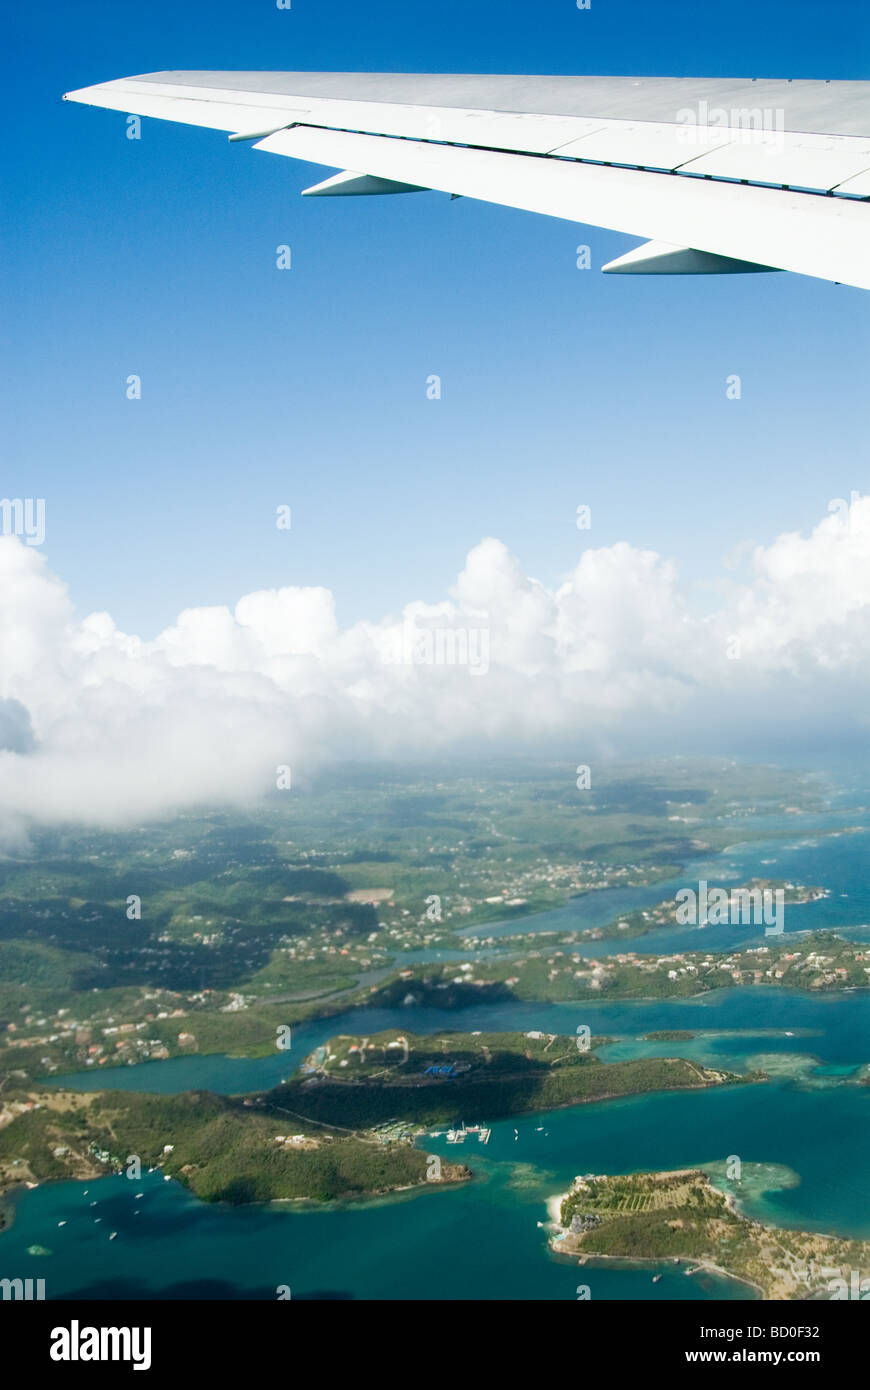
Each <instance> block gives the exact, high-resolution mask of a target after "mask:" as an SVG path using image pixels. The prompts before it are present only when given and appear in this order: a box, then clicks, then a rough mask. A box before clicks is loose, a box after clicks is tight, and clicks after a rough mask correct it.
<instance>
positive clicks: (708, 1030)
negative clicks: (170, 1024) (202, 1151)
mask: <svg viewBox="0 0 870 1390" xmlns="http://www.w3.org/2000/svg"><path fill="white" fill-rule="evenodd" d="M868 805H870V791H868V788H867V785H865V784H863V783H862V785H861V786H857V785H856V786H850V785H848V784H845V785H840V787H839V788H838V790H837V792H836V794H835V795H834V796H833V797H832V798H831V800H830V802H829V804H828V805H827V807H826V809H825V810H824V812H822V813H820V814H818V815H813V816H806V815H805V816H801V817H794V816H790V815H786V816H781V815H768V814H765V815H760V816H756V817H753V818H747V819H746V820H744V821H735V823H734V842H733V844H731V845H730V846H729V847H728V849H727V850H726V851H724V852H723V853H721V854H717V855H712V856H711V857H710V858H709V859H708V860H702V861H695V862H693V863H692V865H691V867H690V868H689V867H688V866H687V867H686V871H685V874H684V875H682V876H680V877H678V878H675V879H674V880H673V881H672V882H669V883H665V884H662V883H659V884H655V885H651V886H650V887H649V888H638V889H629V890H626V889H612V890H610V889H605V890H602V891H600V892H596V893H591V894H587V895H586V896H585V897H580V898H575V899H572V900H571V901H570V902H569V903H567V904H566V905H565V906H564V907H561V908H559V909H556V910H555V911H550V912H544V913H539V914H537V915H536V916H534V917H529V918H525V919H523V920H522V921H520V922H517V921H514V922H512V923H510V924H503V926H496V927H494V928H493V927H490V926H487V927H486V928H484V929H481V931H480V932H479V935H481V936H484V937H495V938H496V940H498V938H499V937H500V936H501V935H506V934H508V933H517V932H522V933H524V934H526V933H528V934H531V935H532V936H533V937H537V936H539V935H540V933H543V932H550V931H558V932H561V931H565V930H569V931H570V930H573V929H574V928H584V927H589V926H601V925H604V924H605V923H607V922H609V921H612V920H613V919H614V917H616V916H618V915H620V914H623V913H625V912H628V911H630V910H632V909H633V908H637V907H646V906H650V905H652V904H653V903H656V902H658V901H660V900H661V899H662V898H664V897H667V896H670V895H671V894H672V893H673V892H675V891H676V890H677V889H678V888H679V887H683V886H689V887H691V886H693V885H694V886H697V883H698V880H699V879H701V878H704V879H706V880H707V881H708V883H709V884H710V886H711V887H712V886H723V887H728V886H729V885H731V884H736V883H742V882H745V881H746V880H747V879H749V878H752V877H767V878H775V879H784V880H789V881H797V882H801V883H804V884H818V885H821V886H823V887H825V888H826V889H827V890H828V896H826V897H825V898H823V899H820V900H819V901H817V902H813V903H807V904H801V905H793V906H792V905H787V906H786V915H785V930H786V932H787V933H796V934H797V935H798V936H799V935H800V934H801V933H802V932H804V931H807V930H811V929H817V928H821V927H825V928H836V929H837V930H838V931H840V932H842V933H844V934H846V935H848V936H849V937H850V938H852V939H854V940H858V941H865V940H867V941H870V882H868V874H867V865H868V848H870V811H868V810H866V809H865V808H866V807H867V806H868ZM856 827H857V829H856ZM759 832H760V833H761V836H762V837H761V838H758V839H754V838H753V839H750V838H743V836H749V835H756V834H759ZM796 939H797V937H796ZM764 942H765V938H764V935H763V931H761V932H755V931H754V930H753V929H751V928H748V927H742V928H740V927H727V926H721V927H706V928H697V927H696V928H676V929H674V930H673V931H671V930H670V929H668V930H663V931H657V932H656V933H655V934H654V935H648V936H646V937H643V938H639V939H637V940H636V942H633V943H632V945H635V946H636V948H637V949H639V950H641V951H649V950H655V951H656V952H657V953H666V952H668V951H673V950H687V949H688V950H699V949H703V950H708V951H726V950H731V949H733V948H734V947H735V946H738V945H747V944H756V945H761V944H764ZM535 944H541V945H543V944H545V942H544V940H542V941H541V942H540V943H537V942H536V943H535ZM626 948H627V943H626V941H625V940H624V939H622V938H620V939H619V940H616V941H600V942H594V943H589V944H588V946H587V947H578V948H573V947H572V949H579V950H581V951H582V950H586V951H587V953H588V954H590V955H594V956H597V957H599V958H600V957H603V956H606V955H607V954H609V953H610V952H616V951H621V950H625V949H626ZM493 949H494V948H493V947H492V946H481V947H480V949H479V952H478V951H475V950H472V951H471V952H470V953H466V954H465V955H463V953H461V952H460V953H449V955H450V956H451V957H452V956H453V955H454V954H455V955H457V956H458V957H459V958H461V959H473V958H474V956H475V954H481V955H485V954H486V953H487V952H490V951H492V950H493ZM495 949H498V947H497V946H496V947H495ZM628 949H631V947H628ZM415 958H416V959H420V958H421V956H420V954H419V953H417V954H416V956H415ZM580 1024H586V1025H588V1026H589V1027H590V1028H591V1030H592V1032H593V1033H594V1034H597V1035H599V1036H601V1035H607V1036H608V1037H611V1038H613V1039H614V1041H613V1042H612V1043H610V1044H608V1046H607V1047H606V1048H605V1049H603V1050H602V1053H601V1056H602V1058H603V1060H605V1061H606V1060H611V1059H612V1060H621V1059H624V1058H632V1057H643V1056H654V1055H667V1056H674V1055H679V1056H685V1057H689V1058H692V1059H695V1060H697V1061H700V1062H704V1063H709V1064H710V1065H713V1066H716V1065H718V1066H721V1067H725V1068H728V1069H730V1070H733V1071H738V1072H742V1071H749V1070H754V1069H758V1068H763V1069H764V1070H765V1071H767V1072H768V1073H769V1075H770V1077H771V1079H770V1080H769V1081H768V1082H766V1083H764V1084H759V1085H736V1086H725V1087H721V1088H716V1089H712V1090H699V1091H690V1092H671V1093H660V1094H654V1095H644V1096H633V1097H629V1098H625V1099H621V1100H610V1101H603V1102H600V1103H598V1104H594V1105H581V1106H576V1107H572V1108H569V1109H563V1110H558V1111H554V1112H551V1113H547V1114H537V1115H534V1116H526V1117H521V1118H517V1119H512V1120H504V1121H496V1122H493V1123H490V1121H489V1119H488V1117H487V1116H486V1115H476V1114H475V1115H466V1116H465V1117H464V1119H465V1121H466V1123H467V1124H473V1123H480V1124H484V1123H485V1124H487V1125H488V1126H489V1127H490V1129H491V1135H490V1138H489V1142H488V1143H487V1144H486V1145H483V1144H481V1143H479V1142H478V1141H477V1140H476V1139H475V1138H473V1137H469V1138H468V1139H466V1141H465V1143H464V1145H462V1146H459V1145H448V1143H447V1141H446V1136H445V1135H444V1134H439V1135H432V1134H428V1135H425V1136H423V1137H422V1138H421V1140H420V1144H421V1145H422V1147H424V1149H425V1150H426V1151H427V1152H429V1153H437V1154H440V1155H442V1156H443V1157H449V1158H450V1159H451V1160H453V1161H457V1160H459V1161H462V1162H464V1163H466V1164H467V1165H468V1166H469V1168H471V1169H472V1171H473V1173H474V1179H473V1181H471V1182H467V1183H464V1184H460V1185H457V1186H455V1187H449V1188H442V1189H439V1188H426V1189H424V1190H422V1191H416V1192H413V1193H404V1194H397V1195H394V1196H391V1197H388V1198H380V1199H377V1200H367V1201H355V1202H345V1203H335V1204H332V1205H329V1206H318V1205H314V1204H304V1205H299V1204H296V1203H275V1204H272V1205H269V1206H260V1207H249V1208H232V1207H227V1206H223V1205H219V1204H208V1203H203V1202H200V1201H199V1200H198V1199H196V1198H195V1197H193V1196H192V1195H191V1194H190V1193H189V1192H188V1191H187V1190H186V1189H185V1188H183V1187H182V1186H181V1185H180V1184H178V1183H177V1182H175V1181H174V1180H168V1181H167V1180H165V1179H164V1177H163V1175H162V1174H161V1173H160V1172H159V1171H155V1172H154V1173H151V1174H145V1175H143V1177H142V1179H141V1181H140V1182H132V1181H130V1180H128V1179H127V1178H126V1177H123V1176H120V1177H116V1176H112V1177H106V1178H100V1179H96V1180H94V1179H92V1180H90V1181H83V1182H61V1183H52V1184H46V1185H42V1186H39V1187H37V1188H34V1189H32V1190H29V1191H28V1190H21V1189H19V1190H17V1191H15V1192H14V1193H12V1194H10V1195H9V1196H7V1198H6V1211H7V1216H8V1217H9V1218H11V1219H10V1221H9V1224H8V1227H7V1229H6V1230H4V1231H3V1232H2V1233H0V1276H3V1277H20V1278H28V1277H32V1278H36V1279H38V1278H41V1279H45V1281H46V1294H47V1297H49V1298H69V1297H76V1298H115V1299H124V1298H134V1299H140V1298H141V1299H184V1298H219V1299H229V1298H234V1299H275V1298H277V1297H278V1296H279V1292H278V1291H279V1290H282V1291H283V1292H282V1294H281V1296H283V1297H287V1296H288V1291H289V1296H290V1297H291V1298H292V1299H300V1298H301V1299H329V1298H332V1299H388V1300H391V1299H396V1300H413V1301H435V1300H455V1299H462V1300H486V1299H491V1300H513V1299H517V1300H519V1299H522V1300H527V1299H533V1300H537V1299H544V1300H576V1299H578V1298H583V1299H586V1298H591V1299H592V1300H595V1299H622V1300H652V1301H655V1300H662V1301H672V1300H675V1299H676V1300H696V1301H699V1302H704V1301H711V1300H722V1299H729V1300H731V1299H751V1298H752V1297H753V1296H754V1295H753V1293H752V1291H751V1290H750V1289H748V1288H747V1287H746V1286H744V1285H741V1284H739V1283H737V1282H736V1281H733V1280H729V1279H726V1278H724V1277H719V1276H714V1275H712V1274H710V1273H707V1272H698V1273H688V1274H687V1273H686V1268H685V1266H684V1265H679V1266H678V1265H674V1264H673V1263H672V1262H671V1263H663V1264H662V1265H661V1266H660V1267H659V1268H656V1267H653V1266H643V1267H641V1268H626V1267H618V1266H610V1265H599V1266H595V1265H586V1266H582V1267H581V1266H579V1265H578V1263H577V1261H576V1260H571V1259H567V1258H563V1257H557V1256H555V1255H554V1254H552V1253H551V1251H550V1249H549V1246H548V1241H547V1235H548V1232H547V1227H546V1222H547V1207H546V1204H547V1199H548V1198H550V1197H552V1196H553V1195H554V1194H557V1193H560V1192H564V1191H565V1190H566V1189H567V1188H568V1187H569V1185H570V1183H571V1180H572V1179H573V1177H574V1176H575V1175H576V1174H578V1173H627V1172H632V1171H638V1170H643V1169H668V1168H682V1167H687V1166H696V1165H697V1166H700V1165H707V1164H711V1163H718V1164H721V1163H723V1162H724V1161H726V1160H728V1159H729V1158H733V1157H738V1158H739V1159H740V1160H741V1162H742V1164H744V1165H747V1166H748V1169H749V1171H751V1173H752V1175H753V1176H752V1180H751V1181H749V1180H747V1182H746V1185H745V1190H744V1189H741V1186H740V1184H739V1183H737V1184H736V1186H735V1187H733V1189H732V1190H733V1191H734V1192H735V1196H736V1197H737V1200H738V1204H739V1206H740V1208H741V1210H743V1211H745V1212H746V1214H747V1215H749V1216H752V1217H755V1218H758V1219H762V1220H766V1221H770V1222H773V1223H776V1224H779V1225H783V1226H792V1227H799V1228H801V1229H805V1230H817V1231H822V1232H828V1233H831V1234H841V1235H848V1236H855V1237H863V1238H870V1204H868V1201H867V1195H866V1194H867V1192H868V1191H870V1086H868V1085H867V1084H863V1083H864V1081H865V1079H866V1077H867V1074H868V1067H867V1064H868V1062H870V990H860V989H859V990H854V991H849V992H845V993H839V994H832V995H818V994H806V993H798V992H796V991H793V990H786V989H781V988H768V987H758V988H735V989H731V990H723V991H719V992H716V993H713V994H708V995H705V996H701V997H698V998H694V999H686V1000H679V1001H652V1000H640V1001H629V1002H616V1003H606V1002H601V1001H598V1002H592V1003H586V1002H584V1003H571V1004H541V1003H532V1002H500V1003H488V1004H478V1005H476V1006H472V1007H469V1008H467V1009H463V1010H461V1011H458V1012H455V1013H454V1012H451V1013H449V1014H445V1012H444V1011H443V1010H437V1009H432V1008H424V1007H413V1006H408V1007H403V1008H398V1009H382V1010H377V1011H375V1010H370V1009H367V1010H360V1009H356V1010H349V1011H347V1012H346V1013H345V1014H342V1015H340V1016H337V1017H333V1018H331V1019H326V1020H321V1021H316V1022H311V1023H308V1024H306V1025H304V1026H299V1027H298V1028H295V1029H294V1031H293V1049H292V1051H291V1052H290V1053H289V1054H287V1053H283V1054H280V1055H275V1056H270V1057H267V1058H256V1059H250V1058H235V1059H234V1058H230V1057H225V1056H220V1055H213V1056H194V1057H184V1058H176V1059H173V1060H170V1061H165V1062H150V1063H145V1064H142V1065H140V1066H136V1067H126V1068H119V1069H117V1070H114V1071H112V1072H111V1074H110V1075H106V1074H105V1073H103V1074H101V1075H98V1076H95V1075H94V1074H93V1072H92V1071H90V1070H88V1071H84V1072H80V1073H74V1074H71V1075H68V1076H64V1077H56V1078H54V1081H55V1084H58V1085H64V1086H67V1087H73V1088H81V1089H88V1090H92V1089H98V1088H100V1089H105V1088H107V1087H112V1088H116V1089H119V1090H140V1091H150V1092H160V1093H164V1094H167V1093H174V1092H181V1091H185V1090H189V1089H210V1090H214V1091H218V1092H223V1093H228V1094H237V1093H242V1092H246V1091H254V1090H261V1089H264V1088H267V1087H271V1086H275V1085H278V1084H280V1082H281V1081H282V1080H285V1079H286V1078H287V1076H288V1074H289V1070H290V1068H291V1063H292V1062H293V1059H301V1058H302V1057H303V1056H304V1055H306V1054H307V1053H308V1052H309V1051H311V1049H312V1048H314V1047H315V1046H317V1045H318V1044H319V1043H321V1042H323V1041H325V1040H326V1038H328V1037H329V1036H331V1035H333V1034H335V1033H339V1032H340V1033H349V1034H354V1035H356V1034H359V1035H362V1034H370V1033H372V1032H375V1031H377V1030H379V1029H381V1028H387V1027H393V1026H400V1027H402V1028H405V1029H410V1030H412V1031H414V1032H417V1033H429V1032H437V1031H443V1030H444V1028H445V1027H450V1028H456V1029H462V1030H463V1031H471V1030H474V1029H481V1030H508V1029H510V1030H520V1031H531V1030H533V1029H536V1030H541V1031H544V1032H558V1033H565V1034H571V1035H573V1034H575V1032H576V1029H577V1027H578V1025H580ZM660 1029H683V1030H689V1031H692V1032H693V1033H694V1035H695V1036H694V1037H693V1038H692V1039H691V1040H685V1041H681V1042H668V1043H661V1042H659V1043H656V1042H648V1041H645V1037H644V1035H645V1034H647V1033H649V1032H651V1031H655V1030H660ZM113 1233H114V1234H113ZM867 1273H868V1274H870V1271H867ZM656 1275H660V1276H661V1277H660V1278H657V1279H656V1280H655V1282H654V1276H656Z"/></svg>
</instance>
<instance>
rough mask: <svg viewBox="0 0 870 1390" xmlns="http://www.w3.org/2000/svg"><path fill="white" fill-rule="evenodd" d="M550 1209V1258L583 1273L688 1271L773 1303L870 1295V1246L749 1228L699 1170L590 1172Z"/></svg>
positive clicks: (729, 1195) (756, 1225)
mask: <svg viewBox="0 0 870 1390" xmlns="http://www.w3.org/2000/svg"><path fill="white" fill-rule="evenodd" d="M753 1166H759V1165H744V1174H745V1175H746V1170H749V1169H751V1167H753ZM548 1209H549V1214H550V1218H551V1221H552V1227H551V1234H550V1237H549V1244H550V1249H551V1250H552V1251H553V1253H554V1254H556V1255H559V1256H564V1257H567V1256H575V1257H577V1258H578V1260H579V1262H580V1263H581V1264H585V1263H590V1264H596V1263H599V1262H600V1263H605V1262H609V1261H617V1262H620V1263H622V1264H627V1265H638V1264H644V1263H650V1264H657V1265H662V1264H665V1263H674V1264H680V1265H685V1270H684V1272H685V1273H686V1274H692V1273H695V1272H697V1271H698V1270H701V1269H705V1270H709V1271H710V1272H713V1273H716V1274H722V1275H726V1276H728V1277H730V1278H732V1279H738V1280H740V1281H741V1282H742V1283H744V1284H746V1285H747V1286H748V1287H749V1288H750V1289H751V1290H752V1291H753V1293H754V1294H755V1295H756V1296H759V1297H761V1298H764V1299H806V1298H813V1297H815V1298H850V1297H852V1298H856V1297H859V1296H865V1295H866V1293H867V1292H868V1291H870V1281H868V1280H867V1278H866V1272H867V1270H868V1269H870V1241H865V1240H847V1239H844V1238H841V1237H839V1236H829V1235H821V1234H818V1233H817V1232H808V1231H796V1230H787V1229H783V1228H780V1227H776V1226H769V1225H765V1224H763V1223H762V1222H760V1221H753V1220H750V1219H749V1218H748V1217H747V1216H745V1215H743V1214H742V1213H741V1211H740V1210H739V1208H738V1204H737V1202H736V1199H735V1196H734V1193H733V1191H720V1189H719V1187H717V1186H716V1185H715V1183H714V1181H713V1180H712V1179H711V1177H710V1175H709V1173H708V1172H706V1171H704V1170H703V1169H700V1168H683V1169H677V1170H674V1171H673V1172H660V1173H655V1172H654V1173H631V1174H627V1175H617V1176H606V1175H605V1176H602V1175H594V1174H591V1173H589V1174H586V1175H584V1176H581V1177H577V1178H575V1179H574V1182H573V1184H572V1186H571V1189H570V1191H569V1192H567V1193H565V1194H563V1195H561V1196H557V1197H554V1198H552V1199H551V1201H550V1203H549V1204H548ZM856 1276H857V1278H856ZM862 1281H863V1282H862ZM862 1288H863V1294H862V1292H861V1290H862Z"/></svg>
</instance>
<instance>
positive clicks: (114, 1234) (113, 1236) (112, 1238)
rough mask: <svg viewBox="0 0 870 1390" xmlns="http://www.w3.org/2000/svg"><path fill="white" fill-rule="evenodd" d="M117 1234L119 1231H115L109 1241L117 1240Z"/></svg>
mask: <svg viewBox="0 0 870 1390" xmlns="http://www.w3.org/2000/svg"><path fill="white" fill-rule="evenodd" d="M117 1234H118V1232H117V1231H113V1232H112V1234H111V1235H110V1236H109V1240H114V1239H115V1236H116V1235H117Z"/></svg>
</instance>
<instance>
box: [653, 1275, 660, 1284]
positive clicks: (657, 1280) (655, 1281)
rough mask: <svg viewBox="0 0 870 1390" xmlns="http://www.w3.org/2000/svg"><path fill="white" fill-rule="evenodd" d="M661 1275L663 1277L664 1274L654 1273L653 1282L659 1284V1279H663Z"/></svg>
mask: <svg viewBox="0 0 870 1390" xmlns="http://www.w3.org/2000/svg"><path fill="white" fill-rule="evenodd" d="M661 1277H662V1276H661V1275H660V1274H654V1275H653V1283H654V1284H657V1283H658V1282H659V1280H660V1279H661Z"/></svg>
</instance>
